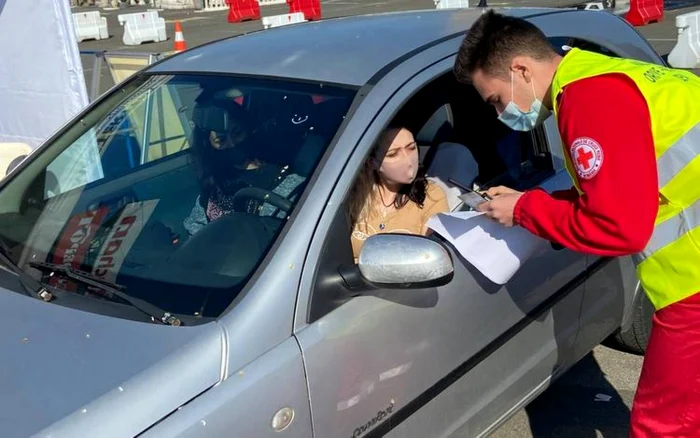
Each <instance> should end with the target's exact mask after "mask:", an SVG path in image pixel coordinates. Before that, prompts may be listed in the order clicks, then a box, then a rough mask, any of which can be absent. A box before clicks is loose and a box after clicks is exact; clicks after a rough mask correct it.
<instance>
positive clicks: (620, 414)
mask: <svg viewBox="0 0 700 438" xmlns="http://www.w3.org/2000/svg"><path fill="white" fill-rule="evenodd" d="M432 8H434V3H433V1H432V0H326V1H323V2H322V10H323V17H324V18H331V17H339V16H347V15H358V14H367V13H380V12H390V11H402V10H415V9H432ZM144 9H145V8H137V7H130V8H125V9H122V10H114V11H102V14H103V16H106V17H107V20H108V26H109V31H110V34H111V37H110V38H109V39H107V40H102V41H86V42H83V43H81V44H79V47H80V50H81V51H90V50H98V51H99V50H109V51H123V52H129V53H147V52H156V53H158V52H169V51H171V50H172V48H173V39H174V23H175V20H179V21H180V23H181V24H182V27H183V33H184V36H185V39H186V41H187V46H188V48H191V47H195V46H198V45H201V44H205V43H208V42H210V41H214V40H217V39H221V38H226V37H228V36H233V35H237V34H241V33H247V32H251V31H255V30H260V29H262V24H261V23H260V21H251V22H244V23H236V24H231V23H228V22H227V12H226V11H221V12H194V11H186V10H185V11H161V12H160V16H162V17H163V18H165V20H166V28H167V34H168V37H169V39H168V41H165V42H161V43H145V44H142V45H140V46H125V45H124V44H123V42H122V39H121V35H122V28H121V26H120V25H119V24H118V22H117V15H118V14H120V13H126V12H136V11H139V10H144ZM698 9H700V0H671V1H667V2H666V12H665V15H664V19H663V20H662V21H661V22H660V23H655V24H650V25H647V26H643V27H639V28H637V29H638V30H639V32H640V33H641V34H642V35H643V36H644V37H645V38H647V39H648V40H649V42H650V43H651V44H652V46H653V47H654V48H655V50H656V51H657V52H658V53H659V54H661V55H667V54H668V53H669V52H670V51H671V49H672V48H673V46H674V45H675V43H676V38H677V30H676V28H675V17H676V16H677V15H679V14H683V13H686V12H690V11H693V10H698ZM75 10H76V11H77V10H85V9H75ZM88 10H89V9H88ZM286 12H287V8H286V6H285V5H279V6H266V7H263V8H262V14H263V15H264V16H267V15H276V14H283V13H286ZM92 59H93V57H92V56H89V55H86V56H84V57H83V63H84V70H85V75H86V78H87V83H88V86H90V83H91V77H92V64H91V62H92ZM694 71H695V73H696V74H700V69H697V70H694ZM110 85H111V80H110V79H109V77H108V75H107V73H106V71H105V73H104V74H103V75H102V80H101V87H100V89H101V91H104V90H106V89H107V88H108V87H109V86H110ZM642 360H643V358H642V357H641V356H636V355H631V354H627V353H621V352H619V351H616V350H612V349H610V348H607V347H604V346H599V347H597V348H596V349H595V350H594V351H593V352H592V353H591V354H589V355H588V356H586V357H585V358H584V359H583V360H582V361H581V362H579V363H578V364H577V365H576V366H575V367H573V368H572V369H571V370H569V371H568V372H567V373H566V374H565V375H564V376H563V377H562V378H561V379H559V380H558V381H557V382H555V383H554V384H553V385H552V386H551V387H550V388H549V389H547V390H546V391H545V392H544V393H543V394H542V395H540V396H539V397H538V398H537V399H536V400H534V401H533V402H532V403H531V404H530V405H529V406H527V407H526V408H525V409H523V410H521V411H520V412H518V413H517V414H516V415H515V416H514V417H513V418H511V419H510V420H509V421H508V422H507V423H506V424H505V425H503V426H502V427H501V428H500V429H499V430H497V431H496V432H494V434H493V435H492V437H493V438H529V437H534V438H549V437H552V438H560V437H567V438H589V437H604V438H625V437H627V436H628V423H629V413H630V408H631V406H632V400H633V398H634V393H635V391H636V387H637V380H638V379H639V373H640V370H641V366H642Z"/></svg>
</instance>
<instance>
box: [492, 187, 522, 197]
mask: <svg viewBox="0 0 700 438" xmlns="http://www.w3.org/2000/svg"><path fill="white" fill-rule="evenodd" d="M512 193H520V194H522V192H519V191H517V190H513V189H511V188H510V187H506V186H496V187H491V188H490V189H488V190H486V194H487V195H488V196H489V198H495V197H496V196H501V195H509V194H512Z"/></svg>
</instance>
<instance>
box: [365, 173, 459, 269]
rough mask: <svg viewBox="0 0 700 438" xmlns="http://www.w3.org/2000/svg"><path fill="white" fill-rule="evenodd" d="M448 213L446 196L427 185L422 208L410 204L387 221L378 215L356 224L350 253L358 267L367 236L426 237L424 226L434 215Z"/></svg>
mask: <svg viewBox="0 0 700 438" xmlns="http://www.w3.org/2000/svg"><path fill="white" fill-rule="evenodd" d="M447 211H449V207H448V205H447V197H446V196H445V192H444V191H443V190H442V189H441V188H440V187H439V186H438V185H436V184H434V183H432V182H429V183H428V188H427V192H426V196H425V202H424V203H423V208H420V207H419V206H418V205H417V204H416V203H414V202H412V201H409V202H408V203H407V204H406V205H404V206H403V208H401V209H400V210H392V211H390V212H389V213H388V214H387V215H386V217H383V216H382V213H381V212H376V213H375V214H374V215H370V216H369V217H366V218H364V220H360V221H358V223H357V224H355V228H354V229H353V231H352V237H351V242H352V251H353V254H354V256H355V263H357V260H358V257H359V255H360V249H362V245H363V244H364V243H365V240H367V238H368V237H369V236H372V235H374V234H378V233H406V234H420V235H425V234H426V232H427V230H428V229H427V225H426V224H427V222H428V219H430V218H431V217H432V216H434V215H435V214H437V213H445V212H447Z"/></svg>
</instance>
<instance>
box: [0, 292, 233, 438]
mask: <svg viewBox="0 0 700 438" xmlns="http://www.w3.org/2000/svg"><path fill="white" fill-rule="evenodd" d="M222 345H223V341H222V331H221V329H220V328H219V326H218V324H216V323H210V324H206V325H201V326H196V327H171V326H164V325H156V324H148V323H140V322H135V321H130V320H124V319H119V318H113V317H108V316H103V315H99V314H95V313H90V312H86V311H82V310H76V309H72V308H68V307H63V306H59V305H56V304H53V303H45V302H43V301H40V300H38V299H35V298H30V297H28V296H25V295H21V294H18V293H16V292H11V291H8V290H7V289H3V288H0V346H1V347H2V356H1V357H2V359H1V360H0V424H2V428H3V432H2V436H3V437H14V436H17V437H26V436H30V435H35V434H36V435H37V436H51V437H57V436H100V435H101V433H100V432H102V433H104V432H105V431H109V434H110V435H115V436H134V435H137V434H138V433H140V432H141V431H143V430H144V429H145V428H147V427H149V426H151V425H152V424H154V423H155V422H156V421H158V420H159V419H160V418H163V417H164V416H166V415H168V414H169V413H170V412H172V411H174V410H175V409H177V408H178V407H179V406H181V405H182V404H183V403H185V402H187V401H188V400H190V399H192V398H193V397H195V396H196V395H198V394H199V393H201V392H203V391H205V390H206V389H207V388H209V387H211V386H212V385H214V384H215V383H216V382H218V381H219V380H220V375H221V367H222Z"/></svg>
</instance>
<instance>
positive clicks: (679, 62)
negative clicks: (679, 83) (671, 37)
mask: <svg viewBox="0 0 700 438" xmlns="http://www.w3.org/2000/svg"><path fill="white" fill-rule="evenodd" d="M676 27H677V28H678V42H676V45H675V46H674V47H673V50H671V53H669V54H668V63H669V64H670V65H671V66H672V67H676V68H700V11H695V12H689V13H687V14H683V15H679V16H677V17H676Z"/></svg>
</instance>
